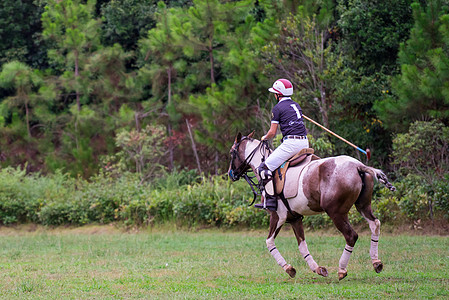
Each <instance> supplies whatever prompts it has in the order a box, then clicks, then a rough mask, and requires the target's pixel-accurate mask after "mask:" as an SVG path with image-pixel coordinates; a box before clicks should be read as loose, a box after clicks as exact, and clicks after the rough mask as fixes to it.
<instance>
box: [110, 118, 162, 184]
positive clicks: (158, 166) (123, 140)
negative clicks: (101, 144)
mask: <svg viewBox="0 0 449 300" xmlns="http://www.w3.org/2000/svg"><path fill="white" fill-rule="evenodd" d="M163 136H164V131H163V129H161V128H160V127H156V126H153V127H152V126H149V125H148V126H147V127H146V128H145V129H142V130H140V131H137V130H135V129H132V130H131V131H126V130H122V131H121V132H119V133H118V134H117V136H116V139H115V141H116V145H117V147H118V148H119V149H120V151H119V152H117V154H116V156H117V158H118V163H117V164H116V165H115V166H108V169H114V171H115V172H119V173H121V172H126V171H133V172H135V173H137V174H138V175H139V177H140V179H141V182H143V181H146V180H149V179H151V178H153V177H154V176H155V174H158V173H160V170H163V169H164V167H163V165H162V160H163V159H164V156H165V155H166V152H165V147H164V141H163Z"/></svg>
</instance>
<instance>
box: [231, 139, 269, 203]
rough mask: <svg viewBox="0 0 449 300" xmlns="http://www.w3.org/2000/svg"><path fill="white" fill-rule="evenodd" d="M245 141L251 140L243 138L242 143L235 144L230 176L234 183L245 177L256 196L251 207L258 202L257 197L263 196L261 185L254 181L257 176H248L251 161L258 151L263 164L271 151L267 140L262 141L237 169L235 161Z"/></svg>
mask: <svg viewBox="0 0 449 300" xmlns="http://www.w3.org/2000/svg"><path fill="white" fill-rule="evenodd" d="M244 140H250V138H249V137H246V136H245V137H243V138H242V139H241V140H240V141H238V142H236V143H234V146H233V147H232V149H231V168H230V169H229V173H228V175H229V178H231V180H232V181H237V180H239V179H240V178H241V177H243V178H245V180H246V182H248V184H249V186H250V187H251V190H252V191H253V195H254V198H253V201H252V202H251V204H250V206H251V205H253V204H254V202H255V201H256V198H257V196H260V195H261V194H262V193H261V188H262V186H261V183H260V182H255V181H254V178H256V176H255V175H254V176H249V175H248V172H249V171H250V169H251V166H250V163H251V160H252V159H253V158H254V155H255V154H256V153H257V151H260V154H261V155H262V162H264V161H265V155H266V152H267V150H268V153H270V152H271V149H270V147H269V146H268V141H267V140H263V141H260V143H259V144H258V145H257V146H256V148H254V149H253V151H251V153H250V154H249V155H248V156H247V157H246V158H245V160H244V161H243V162H242V163H241V164H240V165H239V166H238V167H237V168H236V167H235V160H236V158H237V157H238V155H239V154H238V151H239V147H240V144H241V143H242V142H243V141H244Z"/></svg>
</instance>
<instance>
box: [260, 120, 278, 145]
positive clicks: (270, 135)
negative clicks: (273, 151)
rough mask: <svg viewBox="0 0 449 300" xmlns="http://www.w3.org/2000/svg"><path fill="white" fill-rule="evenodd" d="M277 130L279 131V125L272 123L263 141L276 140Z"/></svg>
mask: <svg viewBox="0 0 449 300" xmlns="http://www.w3.org/2000/svg"><path fill="white" fill-rule="evenodd" d="M277 129H278V123H274V122H272V123H271V127H270V130H268V132H267V134H266V135H264V136H263V137H262V141H263V140H269V139H272V138H274V137H275V136H276V131H277Z"/></svg>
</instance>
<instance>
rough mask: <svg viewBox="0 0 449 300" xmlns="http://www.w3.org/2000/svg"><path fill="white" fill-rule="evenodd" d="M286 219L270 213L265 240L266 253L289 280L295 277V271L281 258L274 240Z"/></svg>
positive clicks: (272, 212)
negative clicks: (268, 230) (268, 227)
mask: <svg viewBox="0 0 449 300" xmlns="http://www.w3.org/2000/svg"><path fill="white" fill-rule="evenodd" d="M285 220H286V218H280V217H279V215H278V213H277V212H276V211H270V232H269V233H268V238H267V240H266V243H267V248H268V251H270V254H271V255H272V256H273V257H274V259H275V260H276V262H277V263H278V265H280V266H281V267H282V268H283V269H284V271H285V272H287V274H288V275H290V277H291V278H293V277H295V275H296V270H295V268H293V267H292V266H291V265H289V264H287V262H286V261H285V259H284V258H283V257H282V255H281V253H280V252H279V250H278V249H276V245H275V243H274V239H275V238H276V236H277V235H278V233H279V231H280V230H281V228H282V225H284V223H285Z"/></svg>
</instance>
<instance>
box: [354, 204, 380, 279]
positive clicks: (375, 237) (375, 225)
mask: <svg viewBox="0 0 449 300" xmlns="http://www.w3.org/2000/svg"><path fill="white" fill-rule="evenodd" d="M356 207H357V204H356ZM357 210H358V211H359V212H360V214H361V215H362V216H363V217H364V218H365V219H366V220H367V221H368V225H369V228H370V230H371V247H370V250H369V255H370V256H371V261H372V263H373V267H374V271H376V273H380V272H382V269H383V264H382V261H381V260H380V259H379V254H378V245H379V235H380V221H379V219H377V218H376V217H375V216H374V215H373V212H372V211H371V205H369V206H367V207H365V208H363V209H360V208H359V207H357Z"/></svg>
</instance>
